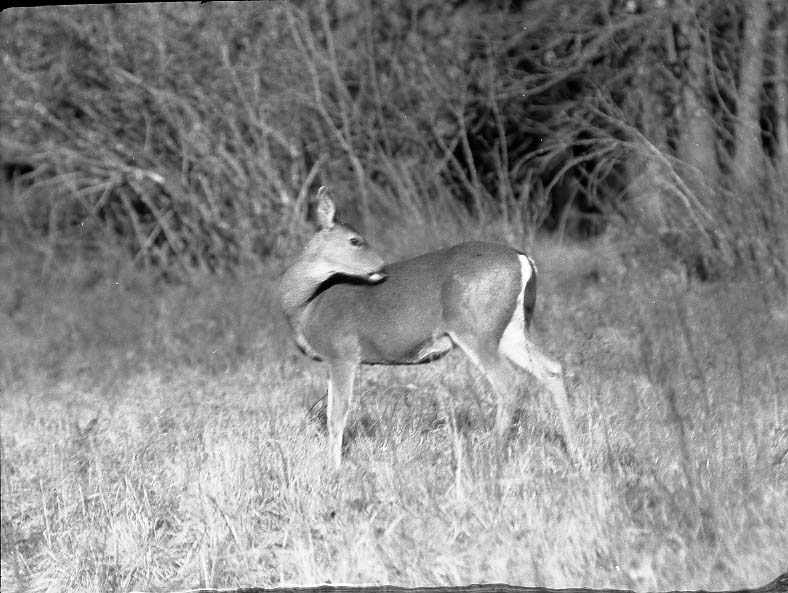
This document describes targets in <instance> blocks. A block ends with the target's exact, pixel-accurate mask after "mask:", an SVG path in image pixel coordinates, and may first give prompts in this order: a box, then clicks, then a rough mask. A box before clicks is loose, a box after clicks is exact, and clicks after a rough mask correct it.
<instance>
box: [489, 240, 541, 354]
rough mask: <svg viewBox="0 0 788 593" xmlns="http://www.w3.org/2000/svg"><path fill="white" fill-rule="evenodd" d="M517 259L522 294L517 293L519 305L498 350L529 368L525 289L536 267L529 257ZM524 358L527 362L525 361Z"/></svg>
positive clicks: (516, 305)
mask: <svg viewBox="0 0 788 593" xmlns="http://www.w3.org/2000/svg"><path fill="white" fill-rule="evenodd" d="M517 257H518V258H519V259H520V278H521V280H520V292H519V293H517V304H515V306H514V312H513V313H512V318H511V319H510V320H509V323H508V324H506V329H505V330H504V331H503V335H502V336H501V342H500V344H498V350H499V351H500V352H501V354H503V355H504V356H506V357H507V358H510V359H512V361H513V362H515V363H516V364H518V365H519V366H524V367H525V368H529V367H530V366H531V360H530V358H531V353H530V348H529V347H528V345H529V341H528V338H527V337H526V335H525V309H524V301H525V287H526V286H527V285H528V282H530V280H531V276H532V270H535V269H536V266H533V260H531V258H530V257H528V256H527V255H521V254H518V255H517ZM532 266H533V267H532ZM524 357H525V358H527V360H523V358H524Z"/></svg>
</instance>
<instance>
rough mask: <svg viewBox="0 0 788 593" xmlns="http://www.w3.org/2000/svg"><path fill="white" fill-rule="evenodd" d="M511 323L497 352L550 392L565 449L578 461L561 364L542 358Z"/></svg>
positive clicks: (520, 327)
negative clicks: (561, 430) (562, 434)
mask: <svg viewBox="0 0 788 593" xmlns="http://www.w3.org/2000/svg"><path fill="white" fill-rule="evenodd" d="M512 321H513V322H512V323H510V324H509V325H508V326H507V328H506V330H505V331H504V334H503V337H502V338H501V343H500V347H499V348H500V351H501V353H502V354H503V355H504V356H506V358H508V359H509V360H511V361H512V362H513V363H514V364H516V365H517V366H518V367H520V368H521V369H523V370H525V371H527V372H528V373H530V374H531V375H533V376H534V378H536V380H537V381H539V382H540V383H541V384H542V385H543V386H544V387H546V388H547V390H548V391H549V392H550V394H551V395H552V397H553V402H554V404H555V407H556V410H557V411H558V419H559V420H560V422H561V428H562V429H563V431H564V439H565V441H566V448H567V450H568V451H569V454H570V456H571V457H572V458H574V459H575V460H578V459H580V454H579V450H578V448H577V438H576V436H575V430H574V425H573V423H572V420H571V418H572V414H571V410H570V408H569V400H568V398H567V395H566V386H565V385H564V369H563V367H562V366H561V363H559V362H558V361H556V360H553V359H552V358H550V357H549V356H547V355H546V354H544V353H543V352H542V351H541V350H540V349H539V348H538V347H537V346H536V345H535V344H534V343H533V342H531V340H529V339H528V337H527V336H526V335H525V326H524V325H522V324H519V323H515V321H516V320H514V319H513V320H512Z"/></svg>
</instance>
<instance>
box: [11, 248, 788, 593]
mask: <svg viewBox="0 0 788 593" xmlns="http://www.w3.org/2000/svg"><path fill="white" fill-rule="evenodd" d="M619 253H620V249H619V250H616V248H615V247H614V246H611V245H600V246H596V247H593V246H592V247H589V248H584V249H582V250H581V249H578V248H569V247H566V248H561V247H558V246H555V245H549V244H539V245H537V246H536V255H537V258H538V261H539V262H540V263H541V270H542V278H543V282H542V285H541V286H542V292H541V297H540V302H539V306H538V311H537V318H536V321H535V328H534V332H535V334H536V339H537V340H538V341H539V342H540V343H541V344H543V345H544V346H545V347H546V349H548V350H549V351H551V352H553V353H555V354H558V355H559V356H560V358H561V359H562V360H563V361H564V362H565V363H566V364H567V366H568V367H569V368H571V369H572V371H573V373H574V377H573V379H572V380H571V382H572V384H573V393H574V399H573V407H574V410H575V417H576V420H577V423H578V426H579V433H580V438H581V443H582V448H583V450H584V451H585V454H586V456H587V460H588V463H589V466H590V468H589V470H588V471H587V472H583V471H581V470H578V469H575V468H573V467H571V466H570V465H569V464H568V462H567V459H566V456H565V454H564V452H563V448H562V443H561V439H560V436H559V434H560V431H559V429H558V423H557V421H556V418H554V415H553V410H552V407H551V405H550V402H549V400H548V399H547V398H543V397H533V398H530V399H527V398H524V400H523V406H522V409H521V411H520V413H519V414H518V423H517V425H516V427H515V430H513V434H512V439H511V441H510V443H509V451H508V457H507V460H506V462H505V463H504V465H503V467H501V468H500V472H499V473H497V472H496V467H495V463H494V459H495V456H494V451H493V439H492V431H491V424H492V414H491V401H490V398H488V397H487V395H486V390H487V387H486V385H485V384H484V382H483V381H482V380H481V379H480V378H479V376H478V374H477V373H476V372H475V371H474V370H473V369H472V368H469V366H468V364H466V362H465V361H464V359H463V358H462V357H461V356H459V355H457V356H455V355H451V356H449V357H447V358H446V359H444V360H442V361H440V362H437V363H435V364H433V365H428V366H420V367H414V368H365V369H364V370H363V372H362V375H361V378H360V381H359V383H358V387H357V391H356V393H357V398H356V404H355V407H354V411H353V414H352V421H351V425H350V427H349V433H348V441H349V446H348V449H347V451H346V464H345V466H344V467H343V469H342V470H341V472H340V473H339V474H334V473H332V472H331V471H330V470H328V469H327V467H326V465H327V464H326V463H325V444H326V435H325V431H324V427H323V421H322V420H321V419H320V418H319V416H318V415H316V414H315V413H314V412H311V413H310V411H309V410H310V408H311V407H312V404H313V403H314V402H315V401H316V400H318V399H319V398H320V397H321V396H322V393H323V390H324V388H325V386H324V370H323V369H322V368H321V367H320V366H318V365H316V364H314V363H310V362H307V361H305V360H304V359H302V358H301V357H300V355H298V353H297V352H296V351H295V349H294V347H292V346H291V345H290V343H289V341H288V338H287V331H286V328H285V326H284V325H283V322H282V321H281V319H280V318H279V317H278V316H277V315H278V314H277V313H276V308H275V304H274V302H273V279H274V278H275V277H276V272H275V271H269V272H266V273H263V274H260V275H257V276H248V277H246V278H244V279H242V280H232V279H229V278H225V279H214V280H209V279H208V280H205V281H203V282H201V283H198V285H196V286H194V287H191V288H184V287H166V286H158V285H154V284H151V283H150V282H148V281H146V280H144V279H143V278H141V277H139V276H137V275H136V274H135V273H133V272H131V271H128V270H125V269H121V270H114V271H113V270H107V269H97V268H96V266H95V265H93V266H88V265H87V264H85V263H84V262H82V263H81V264H80V265H78V266H74V267H71V268H64V269H63V270H62V271H61V272H59V274H60V277H57V275H56V276H55V277H53V278H52V279H50V280H46V281H44V280H41V279H40V278H38V277H37V276H36V275H34V274H33V273H32V272H30V270H31V269H33V266H31V265H28V264H27V263H25V262H20V256H19V255H18V254H16V255H15V256H14V257H10V256H9V257H7V258H6V259H5V260H4V261H3V262H2V266H3V269H2V273H3V277H4V278H8V279H9V281H8V282H7V283H6V284H5V285H4V286H3V287H2V289H1V290H0V311H2V314H1V315H0V320H2V326H0V327H2V333H3V336H4V339H3V344H2V350H0V354H1V355H2V356H3V359H2V362H0V370H2V372H3V375H2V381H1V382H0V389H2V393H1V394H0V403H1V405H2V423H1V424H0V427H1V428H2V521H3V522H2V589H3V591H12V590H20V591H21V590H30V591H64V590H71V591H115V590H118V591H125V590H172V589H178V588H189V587H197V586H244V585H246V586H250V585H256V586H272V585H278V584H281V583H290V584H313V583H320V582H327V581H331V582H333V583H339V582H350V583H391V584H401V585H429V584H461V583H468V582H480V581H488V582H490V581H506V582H509V583H513V584H523V585H546V586H556V587H557V586H579V585H584V586H595V587H599V586H611V587H631V588H635V589H652V590H653V589H674V588H681V589H695V588H701V587H703V588H710V589H716V588H728V587H741V586H750V585H758V584H761V583H764V582H766V581H768V580H770V579H771V578H773V577H774V576H775V575H776V574H778V573H779V572H781V571H784V570H785V569H786V564H785V563H786V559H785V550H786V549H788V491H786V489H785V484H786V479H787V478H788V457H786V451H787V450H788V431H786V426H788V399H787V398H788V396H787V395H786V394H788V361H786V358H785V355H784V353H785V352H786V351H788V338H786V336H788V331H787V328H786V326H785V320H784V317H780V315H779V314H778V313H779V310H778V309H776V308H774V307H773V305H772V304H771V301H770V300H769V299H768V298H767V296H768V295H767V291H766V289H765V288H762V287H760V286H758V285H755V286H753V285H751V284H748V283H745V282H735V281H727V282H725V283H717V284H707V285H693V284H687V283H686V281H685V280H684V279H682V277H681V275H680V274H672V273H663V274H662V276H659V275H655V274H654V273H653V272H652V271H646V270H645V269H644V268H643V266H640V267H635V266H634V265H632V264H631V262H627V261H626V260H625V259H622V258H621V257H620V256H619ZM108 278H111V280H109V279H108ZM523 387H524V389H526V388H531V391H533V389H532V387H533V386H532V385H530V384H529V383H528V382H527V381H524V383H523ZM449 416H451V418H452V421H453V424H454V425H455V427H456V430H453V429H452V428H451V426H452V423H451V422H448V421H447V418H448V417H449ZM458 455H459V458H460V460H461V468H462V469H461V475H460V483H459V488H458V483H457V476H456V472H455V468H456V462H457V458H458ZM496 476H497V477H496Z"/></svg>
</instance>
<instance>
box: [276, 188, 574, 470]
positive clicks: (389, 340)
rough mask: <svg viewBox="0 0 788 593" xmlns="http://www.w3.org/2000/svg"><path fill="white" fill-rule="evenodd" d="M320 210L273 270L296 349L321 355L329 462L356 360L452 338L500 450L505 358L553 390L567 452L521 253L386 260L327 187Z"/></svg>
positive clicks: (436, 348) (416, 358)
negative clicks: (310, 230)
mask: <svg viewBox="0 0 788 593" xmlns="http://www.w3.org/2000/svg"><path fill="white" fill-rule="evenodd" d="M317 214H318V224H319V226H320V231H319V232H318V233H317V234H316V235H315V236H314V237H313V238H312V239H311V240H310V241H309V242H308V243H307V245H306V247H305V249H304V251H303V253H302V254H301V255H300V256H299V257H298V258H297V259H296V261H295V263H294V264H293V265H292V266H291V267H290V268H289V269H288V270H287V271H286V272H285V274H284V276H283V277H282V283H281V298H282V308H283V310H284V313H285V316H286V317H287V319H288V321H289V322H290V325H291V326H292V328H293V330H294V333H295V339H296V342H297V344H298V345H299V347H300V348H301V350H302V351H303V352H304V353H305V354H307V355H308V356H310V357H312V358H315V359H317V360H323V361H325V362H327V363H328V367H329V374H330V376H329V383H328V448H329V454H330V457H331V461H332V462H333V465H334V467H336V468H339V466H340V465H341V461H342V434H343V431H344V429H345V423H346V421H347V416H348V411H349V407H350V402H351V398H352V394H353V376H354V373H355V371H356V368H357V367H358V365H359V364H418V363H422V362H429V361H432V360H435V359H437V358H439V357H441V356H443V355H444V354H446V353H447V352H449V350H451V349H452V348H453V347H454V346H458V347H459V348H460V349H461V350H462V351H463V352H464V353H465V354H466V355H467V356H468V358H470V360H471V361H472V362H473V363H474V364H475V365H476V366H477V367H478V368H480V369H481V371H482V372H483V373H484V375H485V376H486V377H487V379H488V380H489V382H490V383H491V385H492V388H493V391H494V392H495V394H496V398H497V404H498V405H497V413H496V418H495V429H496V436H497V439H498V443H499V447H500V444H501V443H502V440H503V436H504V434H505V432H506V430H507V428H508V426H509V423H510V421H511V410H510V408H511V404H512V400H513V396H514V390H515V383H514V377H513V375H512V373H511V368H509V367H508V365H507V364H506V362H505V359H509V360H510V361H511V362H513V363H514V364H515V365H517V366H518V367H520V368H522V369H525V370H526V371H528V372H530V373H531V374H532V375H533V376H534V377H536V378H537V379H538V380H539V381H540V382H541V383H542V384H544V385H545V386H546V387H547V389H548V390H549V391H550V392H551V393H552V395H553V399H554V401H555V406H556V408H557V409H558V415H559V417H560V421H561V424H562V427H563V430H564V437H565V439H566V445H567V448H568V450H569V452H570V454H572V455H574V454H575V453H576V447H575V438H574V431H573V428H572V424H571V423H570V413H569V405H568V403H567V397H566V391H565V389H564V381H563V370H562V368H561V365H560V364H559V363H558V362H556V361H554V360H552V359H550V358H548V357H547V356H546V355H544V354H543V353H542V352H541V351H540V350H539V349H538V348H537V347H536V346H535V345H534V344H533V343H532V342H531V341H530V340H529V338H528V336H527V332H528V329H529V326H530V322H531V317H532V315H533V310H534V304H535V302H536V267H535V265H534V263H533V261H532V260H531V258H530V257H528V256H527V255H525V254H524V253H521V252H519V251H517V250H515V249H512V248H510V247H506V246H504V245H498V244H495V243H481V242H471V243H460V244H459V245H455V246H454V247H449V248H447V249H441V250H440V251H433V252H431V253H426V254H424V255H421V256H418V257H415V258H413V259H408V260H405V261H400V262H397V263H393V264H390V265H387V266H385V267H384V262H383V258H382V257H381V256H380V255H378V254H377V253H376V252H375V251H374V250H373V249H372V248H371V247H370V246H369V245H367V243H366V241H365V240H364V238H363V237H362V236H361V235H360V234H359V233H357V232H355V231H354V230H352V229H351V228H349V227H347V226H345V225H343V224H341V223H339V222H338V221H336V220H335V207H334V202H333V201H332V199H331V197H330V195H329V193H328V190H327V189H326V188H325V187H321V188H320V190H319V191H318V210H317ZM499 450H500V449H499Z"/></svg>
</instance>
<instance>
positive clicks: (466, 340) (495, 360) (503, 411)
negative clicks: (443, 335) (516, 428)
mask: <svg viewBox="0 0 788 593" xmlns="http://www.w3.org/2000/svg"><path fill="white" fill-rule="evenodd" d="M451 338H452V340H453V341H454V343H455V344H457V346H459V348H460V350H462V351H463V352H464V353H465V355H466V356H467V357H468V358H469V359H470V360H471V362H472V363H473V364H474V365H475V366H476V367H477V368H478V369H479V370H480V371H481V372H482V374H483V375H484V376H485V377H486V378H487V380H488V381H489V382H490V386H491V387H492V389H493V392H494V393H495V397H496V404H497V406H496V413H495V436H496V442H497V446H498V453H499V454H500V452H501V451H502V450H503V445H504V442H505V437H506V431H507V430H508V429H509V427H510V425H511V417H512V402H513V401H514V398H515V395H516V387H517V385H516V380H515V377H514V376H513V374H512V369H511V368H510V367H509V366H508V364H507V362H506V360H505V359H504V358H503V356H501V354H500V353H499V352H498V346H497V344H496V343H495V342H494V341H493V340H484V339H479V338H477V337H475V336H467V335H457V334H452V335H451Z"/></svg>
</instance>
